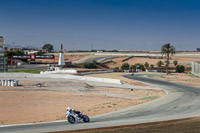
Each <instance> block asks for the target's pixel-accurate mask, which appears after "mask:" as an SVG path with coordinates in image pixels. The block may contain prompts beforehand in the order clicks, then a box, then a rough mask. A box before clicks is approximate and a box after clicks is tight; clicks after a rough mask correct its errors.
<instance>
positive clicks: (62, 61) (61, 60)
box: [58, 44, 65, 66]
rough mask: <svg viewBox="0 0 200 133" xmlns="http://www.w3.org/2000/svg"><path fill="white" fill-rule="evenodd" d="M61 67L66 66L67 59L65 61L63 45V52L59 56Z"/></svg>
mask: <svg viewBox="0 0 200 133" xmlns="http://www.w3.org/2000/svg"><path fill="white" fill-rule="evenodd" d="M58 65H59V66H64V65H65V59H64V53H63V45H62V44H61V51H60V54H59V62H58Z"/></svg>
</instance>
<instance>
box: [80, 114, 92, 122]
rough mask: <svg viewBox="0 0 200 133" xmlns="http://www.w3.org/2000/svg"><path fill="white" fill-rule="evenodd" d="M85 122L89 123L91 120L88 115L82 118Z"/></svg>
mask: <svg viewBox="0 0 200 133" xmlns="http://www.w3.org/2000/svg"><path fill="white" fill-rule="evenodd" d="M82 118H83V121H84V122H89V121H90V118H89V117H88V116H87V115H83V116H82Z"/></svg>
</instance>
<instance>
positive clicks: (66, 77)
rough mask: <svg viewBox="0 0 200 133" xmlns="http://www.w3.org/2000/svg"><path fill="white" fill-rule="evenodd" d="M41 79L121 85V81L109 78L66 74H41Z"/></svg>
mask: <svg viewBox="0 0 200 133" xmlns="http://www.w3.org/2000/svg"><path fill="white" fill-rule="evenodd" d="M40 75H41V77H49V78H62V79H70V80H82V81H93V82H101V83H114V84H121V82H120V80H119V79H109V78H96V77H84V76H76V75H66V74H65V75H64V74H47V73H41V74H40Z"/></svg>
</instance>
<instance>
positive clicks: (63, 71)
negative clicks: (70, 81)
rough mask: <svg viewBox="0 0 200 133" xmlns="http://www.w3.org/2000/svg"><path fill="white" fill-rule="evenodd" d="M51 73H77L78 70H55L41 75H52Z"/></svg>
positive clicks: (43, 72)
mask: <svg viewBox="0 0 200 133" xmlns="http://www.w3.org/2000/svg"><path fill="white" fill-rule="evenodd" d="M51 73H72V74H75V73H77V70H55V71H41V72H40V74H51Z"/></svg>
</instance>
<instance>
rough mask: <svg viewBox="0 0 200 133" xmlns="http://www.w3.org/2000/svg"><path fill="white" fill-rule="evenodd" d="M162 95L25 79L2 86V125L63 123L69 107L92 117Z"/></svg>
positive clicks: (148, 91)
mask: <svg viewBox="0 0 200 133" xmlns="http://www.w3.org/2000/svg"><path fill="white" fill-rule="evenodd" d="M38 84H42V87H38V86H37V85H38ZM163 95H165V93H164V92H163V91H161V90H140V89H134V90H133V91H131V90H130V89H123V88H109V87H97V86H91V85H89V84H88V83H85V82H82V81H74V80H64V79H46V78H41V79H39V78H25V77H24V78H21V79H20V86H17V87H0V125H7V124H20V123H38V122H48V121H55V120H63V119H66V118H65V113H66V108H67V107H68V106H70V107H72V108H75V109H78V110H80V111H84V114H87V115H88V116H90V117H91V116H95V115H100V114H104V113H108V112H111V111H116V110H119V109H122V108H127V107H131V106H134V105H137V104H141V103H144V102H147V101H151V99H148V98H147V99H143V100H142V99H141V98H146V97H160V96H163Z"/></svg>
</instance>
